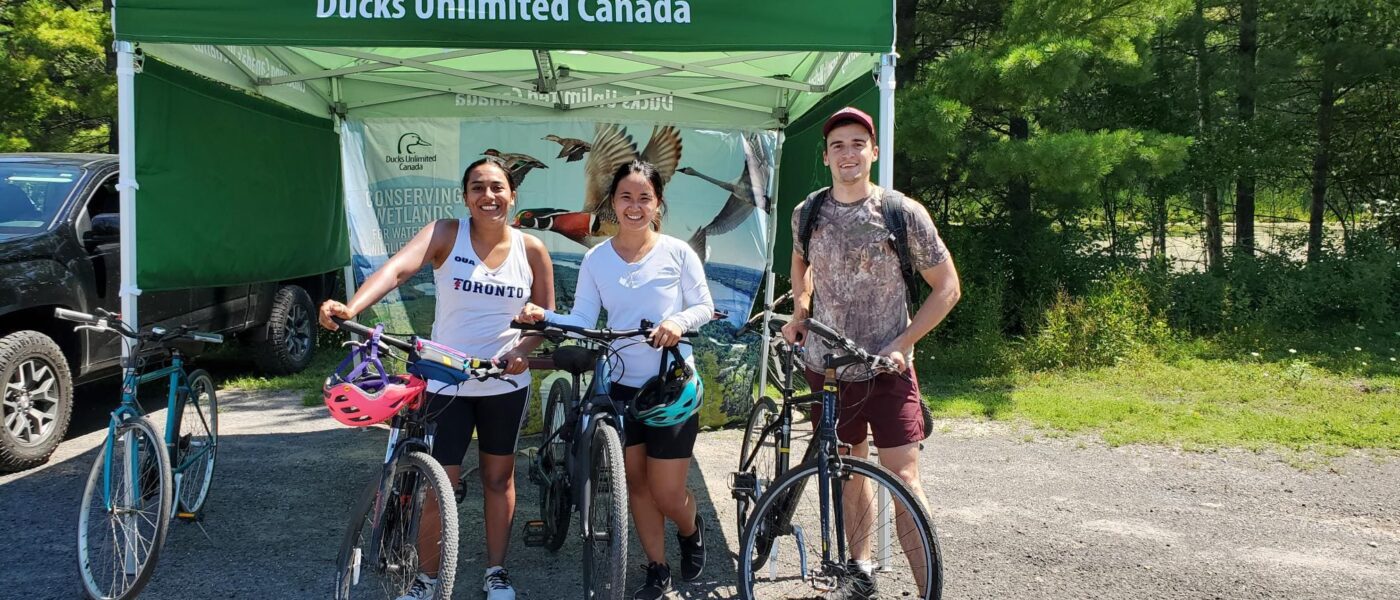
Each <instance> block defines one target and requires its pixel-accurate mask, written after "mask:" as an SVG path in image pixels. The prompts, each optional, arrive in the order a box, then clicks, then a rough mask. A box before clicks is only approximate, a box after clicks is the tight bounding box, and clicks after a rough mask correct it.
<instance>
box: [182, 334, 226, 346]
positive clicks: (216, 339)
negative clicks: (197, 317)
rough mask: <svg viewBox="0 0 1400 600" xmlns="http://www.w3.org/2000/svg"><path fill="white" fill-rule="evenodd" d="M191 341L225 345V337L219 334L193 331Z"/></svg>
mask: <svg viewBox="0 0 1400 600" xmlns="http://www.w3.org/2000/svg"><path fill="white" fill-rule="evenodd" d="M190 339H193V340H195V341H198V342H209V343H211V344H222V343H224V336H222V335H219V334H217V333H204V332H200V331H192V332H190Z"/></svg>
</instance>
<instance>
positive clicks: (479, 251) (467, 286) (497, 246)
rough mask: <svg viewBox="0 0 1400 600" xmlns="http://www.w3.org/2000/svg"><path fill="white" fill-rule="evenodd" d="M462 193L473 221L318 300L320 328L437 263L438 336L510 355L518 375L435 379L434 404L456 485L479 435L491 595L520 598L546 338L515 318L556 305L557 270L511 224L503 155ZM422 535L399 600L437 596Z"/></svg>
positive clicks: (436, 229) (476, 168) (472, 168)
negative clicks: (534, 363)
mask: <svg viewBox="0 0 1400 600" xmlns="http://www.w3.org/2000/svg"><path fill="white" fill-rule="evenodd" d="M462 190H463V197H464V199H465V201H466V205H467V210H468V211H469V212H470V215H471V217H470V218H469V219H465V220H461V221H458V220H455V219H444V220H440V221H435V222H433V223H430V224H428V225H427V226H425V227H424V228H423V229H422V230H421V231H419V232H418V234H417V235H415V236H414V237H413V239H412V240H409V242H408V244H406V245H404V247H403V249H401V250H399V251H398V252H397V253H395V254H394V256H393V257H392V258H390V259H389V261H388V262H386V263H384V266H383V267H382V268H380V269H379V270H378V271H376V272H375V273H374V274H373V275H370V276H369V278H367V279H366V280H365V283H364V285H362V286H360V289H359V290H358V291H356V292H355V297H354V298H351V299H350V302H349V304H348V306H347V305H346V304H341V303H340V302H336V301H334V300H328V301H326V302H325V303H324V304H322V305H321V315H320V316H321V324H322V325H323V326H325V327H326V328H328V329H335V328H336V327H335V324H334V322H332V321H331V317H332V316H337V317H340V318H342V319H352V318H354V317H355V315H358V314H360V312H362V311H364V310H365V309H366V308H369V307H370V306H372V305H373V304H374V303H375V302H378V301H379V300H380V299H381V298H383V297H384V295H385V294H388V293H389V291H390V290H393V289H394V288H396V287H398V286H400V285H403V283H404V282H406V281H408V280H409V278H411V277H413V275H415V274H417V273H418V272H419V271H420V270H422V269H423V267H425V266H428V265H432V267H433V281H434V282H435V283H436V285H437V301H436V309H435V312H434V320H433V335H432V339H433V340H434V341H436V342H439V343H442V344H445V345H447V346H449V347H452V348H454V349H457V350H460V351H462V352H464V353H466V354H468V355H470V356H473V357H477V358H504V359H506V360H507V361H508V363H509V366H508V367H507V368H506V372H507V373H508V374H509V376H510V378H511V379H512V380H513V383H514V385H512V382H511V381H502V380H487V381H468V382H465V383H461V384H458V385H446V384H442V383H438V382H429V384H428V391H429V394H428V397H429V410H430V412H432V413H436V414H437V416H436V422H437V423H438V428H437V435H436V439H435V440H434V442H433V457H434V458H437V459H438V461H439V462H441V463H442V464H443V466H444V467H445V468H446V470H447V475H448V478H449V479H450V480H451V481H453V482H454V483H458V485H460V482H459V478H460V477H461V471H462V468H461V464H462V458H463V457H464V455H465V454H466V451H467V446H468V444H469V443H470V442H471V440H472V432H473V430H476V431H477V433H478V436H477V437H478V453H479V455H480V459H481V463H480V464H481V483H482V490H483V495H484V496H485V511H484V516H485V523H484V527H485V531H486V565H485V566H486V567H487V568H486V574H485V577H484V583H483V586H482V588H483V590H484V591H485V592H486V594H487V600H514V598H515V589H514V588H513V587H511V583H510V579H509V577H508V576H507V574H506V571H505V568H504V563H505V555H506V547H507V544H508V542H509V539H510V523H511V520H512V518H513V517H514V514H515V444H516V441H517V438H518V437H519V434H520V426H521V423H522V422H523V421H524V417H525V407H526V401H527V399H528V396H529V390H530V375H529V371H528V362H527V357H528V356H529V354H530V352H532V351H533V350H534V349H535V347H536V346H539V344H540V342H541V341H542V340H541V338H538V337H529V338H522V337H521V336H520V332H519V331H518V330H515V329H511V328H510V322H511V319H512V318H514V317H515V316H516V315H517V314H519V312H520V310H521V308H522V307H524V306H525V304H526V303H534V304H538V305H542V306H549V307H551V308H552V307H553V306H554V268H553V265H552V263H551V262H550V258H549V251H548V250H546V249H545V246H544V243H543V242H541V241H539V240H538V239H536V238H534V237H533V236H529V235H526V234H524V233H521V232H519V231H516V230H515V229H512V228H511V227H510V225H509V223H510V215H511V209H512V208H513V207H514V205H515V199H516V191H515V184H514V182H513V181H512V180H511V178H510V175H509V173H508V172H507V170H506V165H505V163H503V162H501V160H500V159H499V158H495V157H488V158H484V159H482V160H479V161H476V162H474V163H472V164H471V165H469V166H468V167H467V169H466V172H465V173H464V174H463V175H462ZM439 518H440V517H439V515H438V512H437V502H436V501H435V500H434V499H430V500H429V501H428V502H427V503H426V505H425V510H424V515H423V526H422V528H421V529H422V531H423V532H434V531H437V530H438V526H437V525H436V523H437V522H438V519H439ZM429 535H430V534H427V533H425V534H423V535H421V536H420V539H419V544H418V545H419V558H420V560H419V563H420V565H421V568H422V569H423V572H422V573H419V574H418V576H417V578H416V580H415V582H414V584H413V587H412V588H411V589H410V590H409V591H408V593H406V594H405V595H404V596H402V599H401V600H411V599H415V598H431V597H433V593H434V590H435V588H436V584H437V565H438V563H439V560H438V550H437V543H438V540H435V539H426V538H428V537H429Z"/></svg>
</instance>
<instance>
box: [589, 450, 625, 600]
mask: <svg viewBox="0 0 1400 600" xmlns="http://www.w3.org/2000/svg"><path fill="white" fill-rule="evenodd" d="M589 453H590V454H589V456H590V457H591V460H590V461H589V464H590V466H591V467H592V468H591V469H590V473H589V477H588V483H587V486H588V488H587V489H586V490H585V493H586V494H587V495H588V498H589V504H588V506H589V509H588V520H587V521H586V522H585V523H584V525H585V531H584V533H585V534H586V537H585V538H584V540H583V546H584V553H583V588H584V594H585V596H586V597H587V598H590V599H593V600H622V598H623V597H624V594H625V589H626V583H627V474H626V471H625V470H624V466H623V463H622V441H621V440H620V439H618V436H617V430H616V429H613V428H612V426H611V425H608V424H599V425H598V426H597V427H595V428H594V429H593V436H592V440H591V445H590V447H589Z"/></svg>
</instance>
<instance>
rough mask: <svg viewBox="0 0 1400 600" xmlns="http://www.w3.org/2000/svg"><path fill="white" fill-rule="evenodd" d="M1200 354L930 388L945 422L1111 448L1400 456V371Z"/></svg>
mask: <svg viewBox="0 0 1400 600" xmlns="http://www.w3.org/2000/svg"><path fill="white" fill-rule="evenodd" d="M1193 344H1194V345H1192V346H1188V347H1185V348H1177V349H1176V350H1175V352H1165V353H1162V355H1161V356H1146V357H1138V358H1135V359H1133V360H1130V361H1121V362H1119V363H1118V364H1115V365H1113V366H1108V367H1101V368H1095V369H1076V370H1060V371H1054V372H1036V373H1014V374H1009V375H1004V376H999V377H982V378H966V379H961V378H956V377H946V376H945V377H941V378H940V377H930V378H929V379H928V380H927V381H926V382H922V383H924V386H923V388H924V394H925V400H926V401H927V402H929V403H930V405H931V406H932V407H933V408H934V411H935V413H936V414H937V415H938V416H940V417H976V418H985V419H993V420H1020V421H1025V422H1028V423H1030V424H1031V425H1033V426H1035V427H1039V428H1044V429H1049V430H1054V431H1061V432H1091V433H1096V434H1098V435H1099V436H1101V437H1102V438H1103V440H1104V441H1105V442H1107V443H1109V444H1111V445H1121V444H1134V443H1149V444H1167V445H1174V446H1178V447H1182V448H1188V449H1198V450H1199V449H1210V448H1218V447H1237V448H1247V449H1262V448H1270V447H1283V448H1289V449H1296V450H1310V451H1318V452H1321V453H1323V454H1324V455H1336V454H1337V453H1339V452H1343V451H1345V450H1347V449H1357V448H1381V449H1392V450H1394V449H1400V369H1397V368H1396V367H1394V366H1392V364H1393V363H1390V362H1389V360H1388V358H1389V357H1388V356H1385V357H1383V358H1380V360H1379V361H1377V360H1376V358H1377V357H1376V356H1374V355H1369V353H1365V352H1364V351H1355V350H1352V354H1354V355H1357V356H1356V357H1342V358H1338V357H1335V356H1318V355H1307V354H1294V353H1289V352H1287V349H1282V350H1275V351H1272V352H1269V353H1268V354H1264V353H1260V356H1253V355H1250V354H1245V355H1243V356H1242V357H1233V358H1226V357H1221V356H1219V354H1220V349H1219V347H1217V346H1215V345H1212V344H1200V343H1199V342H1195V343H1193ZM1386 348H1387V350H1388V346H1387V347H1386ZM1348 350H1351V349H1348ZM1368 358H1369V359H1370V360H1365V359H1368ZM1362 363H1366V364H1365V365H1364V366H1363V365H1362ZM1316 365H1323V366H1316Z"/></svg>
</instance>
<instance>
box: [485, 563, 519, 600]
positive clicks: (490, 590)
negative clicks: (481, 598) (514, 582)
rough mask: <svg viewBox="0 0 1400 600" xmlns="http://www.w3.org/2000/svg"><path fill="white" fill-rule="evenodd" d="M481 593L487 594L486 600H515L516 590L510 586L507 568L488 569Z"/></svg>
mask: <svg viewBox="0 0 1400 600" xmlns="http://www.w3.org/2000/svg"><path fill="white" fill-rule="evenodd" d="M481 591H483V592H486V600H515V588H514V587H512V586H511V585H510V574H509V573H506V568H505V567H491V568H489V569H487V570H486V582H485V583H484V584H482V586H481Z"/></svg>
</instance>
